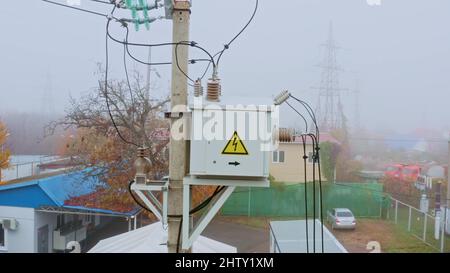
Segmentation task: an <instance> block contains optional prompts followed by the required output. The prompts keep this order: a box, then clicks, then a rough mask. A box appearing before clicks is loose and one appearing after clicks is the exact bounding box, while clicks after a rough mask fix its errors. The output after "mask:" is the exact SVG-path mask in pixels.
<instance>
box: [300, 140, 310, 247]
mask: <svg viewBox="0 0 450 273" xmlns="http://www.w3.org/2000/svg"><path fill="white" fill-rule="evenodd" d="M301 138H302V141H303V167H304V169H305V172H304V175H305V218H306V221H305V223H306V231H305V232H306V252H307V253H309V228H308V221H309V219H308V189H307V184H308V183H307V182H308V181H307V180H308V176H307V173H306V170H307V168H306V160H307V159H308V156H307V155H306V138H305V136H304V135H301Z"/></svg>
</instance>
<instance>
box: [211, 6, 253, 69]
mask: <svg viewBox="0 0 450 273" xmlns="http://www.w3.org/2000/svg"><path fill="white" fill-rule="evenodd" d="M258 5H259V0H256V3H255V9H254V11H253V14H252V16H251V17H250V20H248V22H247V24H245V26H244V27H243V28H242V29H241V31H239V32H238V34H236V35H235V36H234V37H233V39H231V41H229V42H228V43H227V44H226V45H225V46H224V48H223V50H222V51H221V52H220V53H219V54H220V55H219V58H218V59H217V66H219V63H220V59H221V58H222V55H223V53H224V52H225V51H226V50H227V49H229V48H230V45H231V44H232V43H233V42H234V41H235V40H236V39H237V38H238V37H239V36H241V34H242V33H243V32H244V31H245V30H246V29H247V27H248V26H249V25H250V23H251V22H252V21H253V19H254V18H255V15H256V12H257V11H258Z"/></svg>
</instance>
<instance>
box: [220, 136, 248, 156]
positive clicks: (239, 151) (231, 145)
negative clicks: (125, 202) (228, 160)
mask: <svg viewBox="0 0 450 273" xmlns="http://www.w3.org/2000/svg"><path fill="white" fill-rule="evenodd" d="M222 154H223V155H248V151H247V148H245V145H244V142H242V140H241V138H240V137H239V135H238V133H237V132H236V131H235V132H234V134H233V136H232V137H231V139H230V140H228V143H227V145H226V146H225V148H223V151H222Z"/></svg>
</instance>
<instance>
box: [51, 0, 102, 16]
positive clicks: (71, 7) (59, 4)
mask: <svg viewBox="0 0 450 273" xmlns="http://www.w3.org/2000/svg"><path fill="white" fill-rule="evenodd" d="M42 1H44V2H47V3H50V4H54V5H57V6H62V7H66V8H70V9H75V10H78V11H83V12H86V13H90V14H94V15H98V16H102V17H106V18H107V17H108V15H107V14H104V13H100V12H96V11H92V10H87V9H82V8H77V7H74V6H69V5H65V4H61V3H57V2H53V1H49V0H42ZM91 1H92V0H91Z"/></svg>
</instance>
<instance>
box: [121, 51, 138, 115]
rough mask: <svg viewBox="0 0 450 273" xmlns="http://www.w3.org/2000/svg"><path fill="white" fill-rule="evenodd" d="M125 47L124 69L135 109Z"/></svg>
mask: <svg viewBox="0 0 450 273" xmlns="http://www.w3.org/2000/svg"><path fill="white" fill-rule="evenodd" d="M125 47H126V46H124V47H123V68H124V70H125V77H126V79H127V85H128V90H129V91H130V98H131V103H132V104H133V107H134V105H135V102H134V97H133V91H132V89H131V84H130V77H129V76H128V68H127V54H126V48H125ZM133 119H134V111H133Z"/></svg>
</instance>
